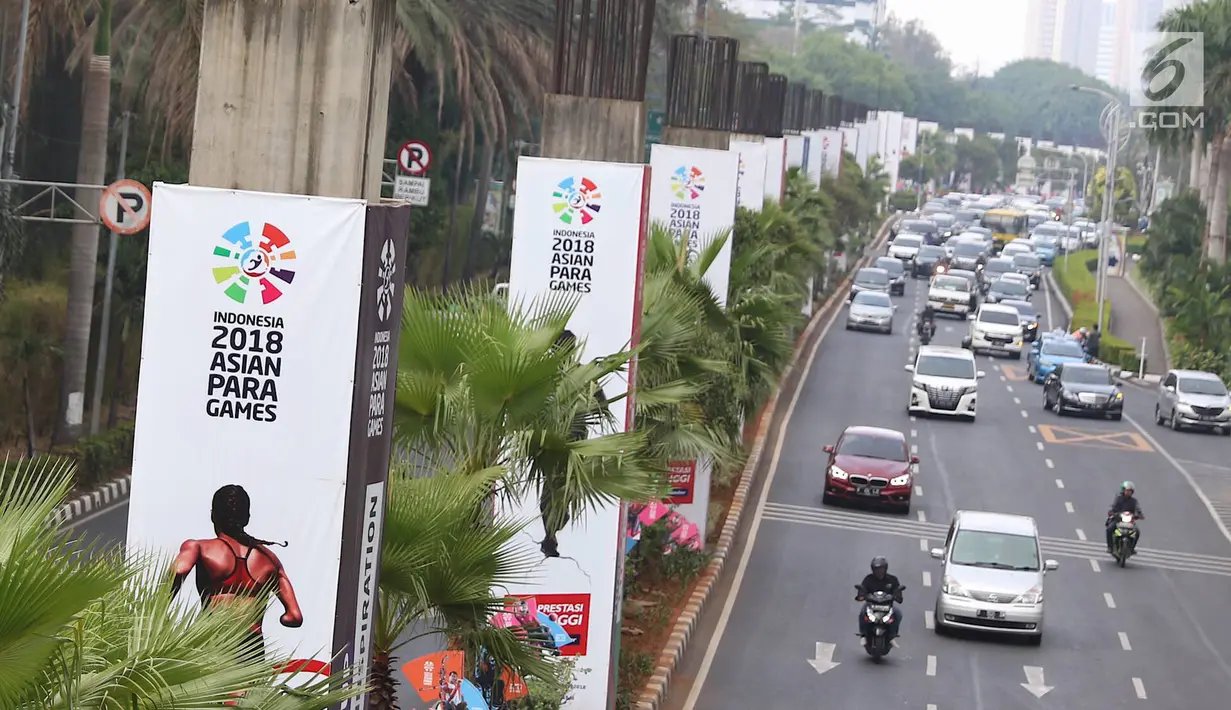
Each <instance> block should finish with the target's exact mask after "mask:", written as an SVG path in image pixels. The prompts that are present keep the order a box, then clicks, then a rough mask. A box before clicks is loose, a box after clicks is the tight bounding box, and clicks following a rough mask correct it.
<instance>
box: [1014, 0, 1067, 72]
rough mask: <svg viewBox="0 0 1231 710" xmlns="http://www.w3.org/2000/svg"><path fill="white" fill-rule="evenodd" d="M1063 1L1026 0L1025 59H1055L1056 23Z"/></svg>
mask: <svg viewBox="0 0 1231 710" xmlns="http://www.w3.org/2000/svg"><path fill="white" fill-rule="evenodd" d="M1063 1H1064V0H1027V3H1026V44H1025V47H1024V50H1025V52H1024V54H1025V56H1026V58H1027V59H1056V57H1057V53H1056V46H1057V43H1056V29H1057V27H1056V25H1057V21H1058V20H1059V14H1060V13H1059V10H1060V5H1061V3H1062V2H1063Z"/></svg>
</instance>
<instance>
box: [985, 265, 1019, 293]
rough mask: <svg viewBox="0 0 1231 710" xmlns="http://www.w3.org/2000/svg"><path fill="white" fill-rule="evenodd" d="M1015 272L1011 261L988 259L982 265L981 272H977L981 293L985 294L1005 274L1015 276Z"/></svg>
mask: <svg viewBox="0 0 1231 710" xmlns="http://www.w3.org/2000/svg"><path fill="white" fill-rule="evenodd" d="M1015 273H1017V270H1016V269H1014V268H1013V260H1012V259H1006V258H1004V257H1002V256H998V257H996V258H995V259H988V260H987V261H986V262H985V263H984V264H983V270H982V271H980V272H979V279H980V285H981V286H982V288H983V292H984V293H986V292H987V287H988V286H991V285H992V282H993V281H995V280H996V279H998V278H1000V277H1001V276H1004V275H1005V274H1015Z"/></svg>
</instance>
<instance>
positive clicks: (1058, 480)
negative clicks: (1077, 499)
mask: <svg viewBox="0 0 1231 710" xmlns="http://www.w3.org/2000/svg"><path fill="white" fill-rule="evenodd" d="M1047 460H1048V461H1051V459H1047ZM1056 488H1064V481H1062V480H1060V479H1059V478H1057V479H1056Z"/></svg>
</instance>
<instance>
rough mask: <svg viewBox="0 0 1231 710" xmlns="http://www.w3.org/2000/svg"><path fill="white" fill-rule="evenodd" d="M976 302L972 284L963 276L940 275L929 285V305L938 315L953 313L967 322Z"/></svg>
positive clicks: (933, 278) (934, 277)
mask: <svg viewBox="0 0 1231 710" xmlns="http://www.w3.org/2000/svg"><path fill="white" fill-rule="evenodd" d="M974 302H975V299H974V293H973V291H972V286H971V283H970V281H967V280H966V279H964V278H962V277H961V276H949V275H948V274H938V275H936V276H933V277H932V281H931V282H930V283H929V284H928V305H929V306H931V307H932V310H933V311H935V312H936V313H951V314H953V315H955V316H958V317H959V318H961V319H962V320H966V318H967V317H968V316H969V315H970V311H971V308H972V307H973V304H974Z"/></svg>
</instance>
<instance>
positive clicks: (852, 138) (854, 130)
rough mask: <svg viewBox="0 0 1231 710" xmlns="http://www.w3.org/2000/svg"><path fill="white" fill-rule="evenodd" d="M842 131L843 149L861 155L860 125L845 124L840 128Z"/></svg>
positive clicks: (854, 154)
mask: <svg viewBox="0 0 1231 710" xmlns="http://www.w3.org/2000/svg"><path fill="white" fill-rule="evenodd" d="M838 130H839V131H841V132H842V150H844V151H846V152H847V153H850V154H851V155H852V156H856V159H858V157H857V156H858V155H859V127H858V126H843V127H841V128H839V129H838Z"/></svg>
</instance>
